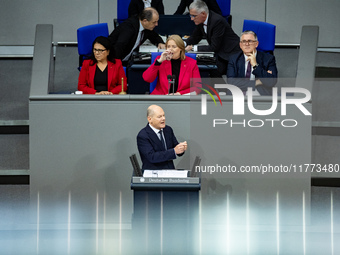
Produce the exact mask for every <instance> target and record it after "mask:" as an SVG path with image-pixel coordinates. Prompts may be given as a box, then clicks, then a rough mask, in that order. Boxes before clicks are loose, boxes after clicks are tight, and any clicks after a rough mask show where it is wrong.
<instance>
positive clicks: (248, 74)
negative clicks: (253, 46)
mask: <svg viewBox="0 0 340 255" xmlns="http://www.w3.org/2000/svg"><path fill="white" fill-rule="evenodd" d="M250 74H251V65H250V61H248V66H247V72H246V78H250Z"/></svg>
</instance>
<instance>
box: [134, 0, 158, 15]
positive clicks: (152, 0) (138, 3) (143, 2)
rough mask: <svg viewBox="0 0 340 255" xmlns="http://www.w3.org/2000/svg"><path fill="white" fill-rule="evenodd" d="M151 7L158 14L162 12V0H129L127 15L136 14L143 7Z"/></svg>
mask: <svg viewBox="0 0 340 255" xmlns="http://www.w3.org/2000/svg"><path fill="white" fill-rule="evenodd" d="M148 7H153V8H155V9H156V10H157V12H158V14H159V15H163V14H164V5H163V0H131V2H130V4H129V9H128V13H129V17H131V16H138V15H139V14H140V13H141V11H142V10H143V9H145V8H148Z"/></svg>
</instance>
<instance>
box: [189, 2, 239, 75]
mask: <svg viewBox="0 0 340 255" xmlns="http://www.w3.org/2000/svg"><path fill="white" fill-rule="evenodd" d="M189 11H190V17H191V20H192V21H193V22H194V23H195V25H196V28H195V30H194V31H193V33H192V35H191V36H190V37H189V38H188V39H187V40H186V44H187V46H186V48H185V49H186V50H187V51H191V50H193V51H201V52H202V51H203V52H204V51H205V52H214V53H215V57H216V65H217V70H218V73H216V75H214V77H222V75H225V74H226V72H227V66H228V58H229V56H230V55H231V54H233V53H236V52H240V51H241V49H240V47H239V40H240V39H239V37H238V36H237V35H236V34H235V33H234V31H233V30H232V28H231V27H230V25H229V24H228V22H227V20H226V19H225V18H223V17H222V16H221V15H219V14H217V13H215V12H213V11H209V9H208V6H207V5H206V3H205V2H203V1H201V0H197V1H194V2H192V3H191V4H190V6H189ZM203 38H206V39H207V41H208V43H209V45H202V46H197V45H196V44H197V43H199V42H200V41H201V40H202V39H203ZM210 76H212V75H210Z"/></svg>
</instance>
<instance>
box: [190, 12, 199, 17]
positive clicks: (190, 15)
mask: <svg viewBox="0 0 340 255" xmlns="http://www.w3.org/2000/svg"><path fill="white" fill-rule="evenodd" d="M198 15H200V13H199V14H197V15H192V14H190V15H189V16H190V18H196V17H197V16H198Z"/></svg>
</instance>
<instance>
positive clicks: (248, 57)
mask: <svg viewBox="0 0 340 255" xmlns="http://www.w3.org/2000/svg"><path fill="white" fill-rule="evenodd" d="M189 10H190V16H191V19H192V20H193V21H194V22H195V24H196V28H195V30H194V31H193V33H192V35H191V36H190V37H189V38H188V39H187V40H186V41H185V42H183V40H182V39H181V38H180V37H179V36H172V37H169V38H168V40H167V42H166V44H164V42H163V40H162V38H161V37H160V36H159V35H158V34H157V33H156V32H155V31H153V29H154V28H155V27H156V26H157V21H158V19H159V15H158V13H157V11H156V10H155V9H154V8H146V9H144V10H143V11H142V12H141V14H140V15H139V18H138V17H135V16H133V17H130V18H129V19H128V20H126V21H125V22H123V23H122V24H121V25H119V26H118V27H117V28H116V29H115V30H114V31H113V32H112V33H111V35H110V36H109V40H106V41H107V42H106V45H101V47H102V49H101V50H105V51H103V53H104V55H107V56H109V55H110V54H109V52H111V53H112V54H111V55H114V58H116V60H115V61H114V62H116V63H117V65H118V66H119V67H117V68H119V69H121V71H120V72H119V73H120V74H122V75H124V77H125V74H124V73H123V71H122V70H123V69H122V64H123V65H125V66H126V65H129V61H130V60H131V56H132V53H133V51H134V50H136V49H138V46H139V45H141V44H142V43H143V42H144V41H145V40H146V39H149V40H150V41H151V42H152V43H153V44H155V45H157V46H158V47H159V48H160V49H165V48H166V49H165V51H164V52H163V53H162V55H161V56H160V57H159V58H158V59H156V61H155V62H154V63H152V65H151V66H150V67H149V68H148V69H147V70H146V71H145V72H144V74H143V78H144V80H145V81H147V82H152V81H153V80H154V79H156V78H157V77H158V82H157V86H156V88H155V90H154V91H153V92H152V93H151V94H168V92H169V89H168V79H167V76H168V75H175V76H176V77H179V79H176V80H177V81H176V80H175V84H174V86H175V87H174V88H173V89H171V90H170V91H173V92H174V93H176V94H187V93H189V92H194V91H195V92H196V93H197V92H198V91H197V89H195V87H196V88H197V86H198V84H199V82H196V83H193V84H192V85H190V79H191V78H200V76H199V71H198V67H197V63H196V61H195V60H192V59H190V58H189V57H185V55H184V53H185V51H191V50H193V49H194V50H195V51H210V52H214V53H215V56H216V65H217V72H215V73H213V74H212V75H211V77H213V78H222V76H223V75H227V77H228V83H230V84H234V85H237V86H238V87H240V88H241V89H242V91H244V92H246V91H247V89H248V87H252V88H253V91H254V93H255V94H259V95H271V92H272V87H273V86H274V85H275V84H276V78H277V68H276V62H275V57H274V56H273V55H270V54H267V53H263V52H260V51H257V50H256V48H257V46H258V40H257V36H256V34H255V33H254V32H251V31H245V32H243V33H242V35H241V39H240V38H239V37H238V36H237V35H236V34H235V33H234V31H233V30H232V29H231V27H230V26H229V24H228V23H227V22H226V20H225V19H224V18H223V17H222V16H220V15H219V14H217V13H214V12H213V11H209V9H208V7H207V5H206V4H205V3H204V2H203V1H200V0H197V1H195V2H193V3H191V4H190V6H189ZM204 36H206V37H207V41H208V43H209V45H206V46H197V45H196V44H197V43H198V42H199V41H200V40H201V39H202V38H203V37H204ZM96 47H97V48H98V47H100V46H99V45H96V44H95V43H94V45H93V51H94V54H93V57H92V60H88V61H86V62H85V64H84V67H85V68H84V67H83V68H82V71H81V73H80V76H79V85H78V89H79V90H82V91H83V92H84V93H90V92H91V93H101V94H107V93H109V94H111V93H115V92H117V91H120V90H121V89H122V88H121V86H122V85H121V82H120V79H118V78H117V79H115V81H118V82H117V83H116V86H113V85H109V86H107V85H106V87H108V89H107V90H102V91H101V92H99V91H97V90H96V89H95V88H94V85H93V84H92V80H93V79H96V78H95V77H94V76H95V73H96V72H98V73H99V70H101V71H103V70H105V69H102V68H100V67H98V69H99V70H97V71H95V69H96V68H94V67H93V68H92V69H93V70H92V71H91V68H88V66H90V65H91V63H92V65H95V62H96V61H98V60H97V59H96V58H97V57H98V58H100V57H103V56H98V55H100V54H103V53H99V51H98V50H100V49H97V48H96ZM96 49H97V50H96ZM110 49H111V50H110ZM107 56H106V57H107ZM181 56H183V57H181ZM120 60H121V61H120ZM176 60H177V61H176ZM91 61H92V62H91ZM106 65H107V64H106ZM106 65H105V66H106ZM184 66H185V67H186V68H188V67H190V69H189V71H188V70H184ZM109 68H113V67H109ZM85 72H89V73H91V75H92V76H89V75H88V74H85ZM184 73H185V75H184ZM109 75H110V73H109ZM84 77H87V78H88V80H91V82H90V83H89V81H85V79H84ZM109 77H111V76H109ZM120 77H121V76H120ZM181 77H182V78H183V79H181ZM237 78H245V79H237ZM260 78H262V79H260ZM263 78H266V79H263ZM267 78H269V79H267ZM110 81H111V78H110ZM124 81H125V82H124V84H125V85H124V86H126V77H125V79H124ZM86 82H87V83H86ZM85 86H89V87H91V90H85V89H84V88H86V87H85ZM110 86H111V90H110ZM119 86H120V89H119ZM113 87H117V89H115V90H113ZM190 87H193V88H191V89H190ZM123 90H126V89H125V88H123ZM103 91H104V92H103Z"/></svg>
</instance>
